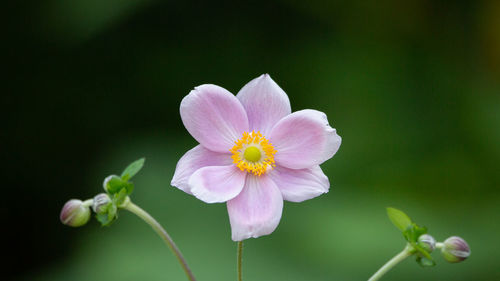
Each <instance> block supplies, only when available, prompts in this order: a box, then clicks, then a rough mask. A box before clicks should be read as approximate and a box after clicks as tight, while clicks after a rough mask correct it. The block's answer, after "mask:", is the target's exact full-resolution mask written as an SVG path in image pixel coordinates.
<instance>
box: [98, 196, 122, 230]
mask: <svg viewBox="0 0 500 281" xmlns="http://www.w3.org/2000/svg"><path fill="white" fill-rule="evenodd" d="M117 210H118V209H117V208H116V205H115V204H113V203H112V202H110V203H109V204H108V205H107V206H106V207H105V209H103V210H102V211H101V212H100V213H98V214H96V219H97V220H98V221H99V222H100V223H101V225H102V226H109V225H111V223H113V222H114V221H115V219H116V217H117Z"/></svg>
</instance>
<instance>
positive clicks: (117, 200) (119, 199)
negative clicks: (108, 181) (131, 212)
mask: <svg viewBox="0 0 500 281" xmlns="http://www.w3.org/2000/svg"><path fill="white" fill-rule="evenodd" d="M125 198H127V189H126V188H123V189H122V190H120V192H118V193H115V194H114V197H113V203H114V205H115V206H120V205H122V204H123V202H125Z"/></svg>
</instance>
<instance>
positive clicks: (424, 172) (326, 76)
mask: <svg viewBox="0 0 500 281" xmlns="http://www.w3.org/2000/svg"><path fill="white" fill-rule="evenodd" d="M5 5H6V9H4V13H5V16H4V17H3V20H5V21H7V24H6V25H5V27H6V32H5V34H4V44H2V45H3V46H2V47H1V48H2V49H1V50H2V53H3V54H4V55H5V59H4V62H5V67H6V69H7V70H8V71H7V72H8V74H7V76H4V77H5V78H4V80H5V81H4V83H3V87H4V88H5V93H7V94H4V95H2V96H1V98H0V100H1V102H2V105H3V110H2V116H4V115H5V117H4V118H3V119H2V120H4V123H3V125H4V127H3V128H2V139H3V141H2V148H3V149H2V156H3V159H4V161H3V162H4V163H8V166H6V167H5V168H3V169H2V170H3V172H4V175H3V180H4V186H5V190H6V192H7V194H6V195H5V196H4V198H22V200H23V204H26V206H29V208H28V207H22V208H20V207H19V201H18V200H10V199H9V200H5V199H4V200H5V201H7V202H4V203H3V204H2V211H3V213H4V214H9V215H8V216H6V218H5V222H4V226H5V228H8V229H9V230H11V231H5V232H4V235H5V238H4V241H15V242H14V243H13V244H15V245H16V248H13V249H12V250H10V249H9V250H8V251H7V252H6V253H4V255H5V256H8V257H9V259H8V261H7V263H6V264H5V265H4V266H5V268H6V270H5V272H6V277H5V278H6V279H7V280H11V279H12V280H76V281H78V280H96V281H100V280H125V281H128V280H131V281H132V280H184V278H185V277H184V276H183V272H182V270H181V268H180V266H179V265H178V264H177V263H176V261H175V258H174V257H173V256H172V254H171V253H170V252H169V251H168V250H167V249H166V248H165V247H163V245H162V241H161V240H160V239H159V238H158V237H156V236H155V234H154V233H153V232H152V231H150V230H149V229H148V227H147V226H146V225H144V224H143V223H141V222H140V221H139V220H138V219H137V218H135V217H133V216H132V215H131V214H126V213H125V212H122V213H123V215H122V216H120V218H119V219H118V221H117V222H116V223H115V224H113V226H112V227H110V228H101V227H99V226H98V224H97V223H92V224H90V226H86V227H84V228H80V229H70V228H68V227H65V226H63V225H62V224H60V223H59V221H58V214H59V211H60V208H61V207H62V205H63V204H64V202H65V201H66V200H68V199H70V198H75V197H76V198H81V199H86V198H90V197H92V196H93V195H95V194H96V193H99V192H102V190H101V188H102V180H103V179H104V177H106V176H107V175H109V174H112V173H116V171H119V170H120V169H122V168H123V167H124V165H126V164H127V163H129V162H130V161H132V160H134V159H137V158H139V157H143V156H144V157H146V158H147V159H148V161H147V164H146V166H145V168H144V170H143V171H141V173H140V174H139V175H137V177H136V178H134V184H135V190H134V194H133V196H132V199H133V200H134V202H136V203H138V204H139V205H140V206H142V207H143V208H144V209H146V210H147V211H149V212H151V214H152V215H154V216H155V217H156V218H157V219H158V220H159V221H160V222H161V223H162V224H163V225H164V226H165V227H166V228H167V230H169V232H170V233H171V235H172V236H173V238H174V239H175V240H176V242H177V243H178V244H179V246H180V248H181V250H182V251H183V252H184V254H185V256H186V257H187V259H188V261H189V262H190V264H191V266H192V268H193V270H194V272H195V274H196V276H197V277H198V278H199V280H234V279H235V276H236V272H235V270H236V265H235V262H236V260H235V254H236V243H233V242H232V241H231V240H230V228H229V223H228V218H227V212H226V208H225V206H224V205H223V204H214V205H208V204H204V203H202V202H200V201H198V200H196V199H195V198H193V197H192V196H189V195H186V194H184V193H182V192H181V191H179V190H176V189H175V188H172V187H171V186H170V185H169V183H170V180H171V177H172V175H173V172H174V167H175V164H176V162H177V160H178V159H179V158H180V157H181V156H182V154H183V153H184V152H185V151H187V150H188V149H189V148H191V147H192V146H194V145H195V144H196V143H195V141H194V140H193V139H192V138H191V137H190V136H189V134H188V133H187V131H186V130H185V129H184V128H183V126H182V122H181V120H180V117H179V113H178V107H179V103H180V100H181V99H182V97H183V96H184V95H186V94H187V93H188V92H189V91H190V90H191V89H192V88H193V87H195V86H197V85H200V84H203V83H213V84H217V85H220V86H223V87H225V88H227V89H228V90H230V91H231V92H233V93H237V91H238V90H239V89H240V88H241V87H242V86H243V85H244V84H245V83H246V82H248V81H250V80H251V79H253V78H255V77H257V76H258V75H260V74H262V73H270V74H271V76H272V77H273V79H274V80H275V81H276V82H277V83H278V84H279V85H280V86H281V87H282V88H283V89H284V90H285V91H286V92H287V94H288V95H289V96H290V100H291V103H292V108H293V110H299V109H304V108H314V109H318V110H322V111H324V112H326V113H327V115H328V118H329V121H330V123H331V124H332V125H333V126H334V127H335V128H337V130H338V132H339V134H340V135H341V136H342V137H343V144H342V146H341V148H340V150H339V152H338V154H337V155H336V156H335V157H334V158H333V159H331V160H329V161H328V162H326V163H325V164H324V165H323V168H324V170H325V172H326V174H327V175H328V176H329V177H330V180H331V183H332V188H331V191H330V192H329V193H328V194H326V195H324V196H321V197H319V198H317V199H314V200H310V201H307V202H304V203H301V204H293V203H287V204H285V208H284V213H283V218H282V221H281V223H280V226H279V227H278V229H277V231H276V232H275V233H273V234H272V235H271V236H267V237H263V238H259V239H253V240H249V241H248V242H247V243H246V244H245V245H246V247H245V254H244V255H245V256H244V275H245V279H246V280H291V281H293V280H363V279H367V278H368V277H369V276H370V275H371V274H372V273H373V272H375V271H376V270H377V269H378V268H379V267H380V266H381V265H382V264H383V263H384V262H385V261H386V260H387V259H389V258H390V257H392V256H393V255H394V254H396V253H397V252H399V251H400V250H401V249H402V248H403V246H404V242H405V241H404V239H402V237H401V234H400V233H398V232H397V230H395V229H394V227H393V226H392V225H391V223H390V221H389V220H387V218H386V214H385V207H387V206H394V207H397V208H400V209H404V210H405V212H408V213H409V214H412V218H413V219H415V220H416V221H418V222H419V223H420V222H421V223H422V224H424V225H426V226H427V227H428V229H429V234H431V235H433V236H434V237H435V238H436V239H437V240H439V241H442V240H444V239H446V238H447V237H449V236H451V235H459V236H461V237H463V238H465V239H466V240H467V242H468V243H469V245H470V246H471V249H472V255H471V257H470V258H469V259H468V260H467V261H465V262H464V263H461V264H459V265H456V264H447V263H446V262H445V261H444V260H443V259H442V258H441V257H439V256H438V255H437V254H434V257H435V260H436V262H437V266H436V267H433V268H426V269H422V268H421V267H420V266H418V265H417V264H415V263H414V262H413V261H406V262H404V263H402V264H401V265H399V266H398V267H396V268H395V269H394V270H393V271H391V272H389V273H388V274H387V276H386V277H384V280H388V281H389V280H410V281H411V280H451V279H453V280H457V281H458V280H498V279H500V268H498V266H497V260H498V259H499V258H500V254H499V252H500V246H499V244H498V243H497V237H496V236H497V235H496V233H498V232H499V231H500V224H499V223H498V221H499V219H500V204H499V203H500V191H499V188H498V186H499V184H500V172H499V169H498V163H499V160H500V147H499V143H500V95H499V93H500V32H498V31H499V30H500V20H499V19H500V4H499V3H498V1H494V0H489V1H486V0H485V1H454V2H452V3H450V2H447V1H416V0H410V1H404V2H401V1H395V0H387V1H374V0H370V1H307V2H304V1H285V0H281V1H267V2H265V3H259V2H252V3H248V4H246V5H244V4H242V3H235V2H232V1H216V2H214V1H209V2H207V1H137V0H122V1H82V0H78V1H71V2H67V1H59V0H51V1H33V2H31V3H30V2H23V3H22V4H20V3H17V2H12V3H6V4H5ZM5 11H8V12H5Z"/></svg>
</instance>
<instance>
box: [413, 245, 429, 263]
mask: <svg viewBox="0 0 500 281" xmlns="http://www.w3.org/2000/svg"><path fill="white" fill-rule="evenodd" d="M413 248H414V249H415V250H417V251H418V253H419V254H420V255H422V256H423V257H424V258H426V259H428V260H432V256H431V254H430V253H429V252H427V251H426V250H425V249H424V248H422V247H421V246H419V245H413Z"/></svg>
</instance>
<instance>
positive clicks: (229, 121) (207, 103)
mask: <svg viewBox="0 0 500 281" xmlns="http://www.w3.org/2000/svg"><path fill="white" fill-rule="evenodd" d="M180 112H181V118H182V122H183V123H184V126H185V127H186V129H187V130H188V131H189V133H190V134H191V135H192V136H193V137H194V138H195V139H196V140H197V141H198V142H199V143H200V144H201V145H203V146H204V147H205V148H208V149H210V150H212V151H216V152H223V153H225V152H228V151H229V149H230V148H231V147H233V145H234V142H235V141H236V140H238V139H239V138H240V137H241V134H242V133H243V132H244V131H248V118H247V115H246V113H245V109H244V108H243V106H242V105H241V103H240V102H239V101H238V99H237V98H236V97H235V96H234V95H233V94H231V93H230V92H228V91H227V90H226V89H224V88H221V87H219V86H216V85H201V86H198V87H196V88H195V89H194V90H192V91H191V92H190V93H189V94H188V95H187V96H186V97H184V99H182V102H181V107H180Z"/></svg>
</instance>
